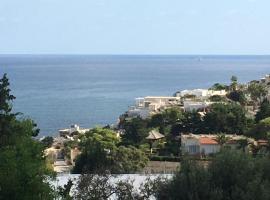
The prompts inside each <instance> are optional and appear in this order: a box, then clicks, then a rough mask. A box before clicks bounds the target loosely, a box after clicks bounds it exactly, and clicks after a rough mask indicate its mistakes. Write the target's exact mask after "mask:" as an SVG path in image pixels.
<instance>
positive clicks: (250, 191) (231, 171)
mask: <svg viewBox="0 0 270 200" xmlns="http://www.w3.org/2000/svg"><path fill="white" fill-rule="evenodd" d="M181 164H182V165H181V170H180V171H178V172H177V173H176V174H175V175H174V177H173V178H172V179H171V180H168V181H167V182H165V183H163V184H161V185H160V186H159V187H158V188H157V194H156V197H157V199H158V200H159V199H160V200H161V199H171V200H176V199H177V200H206V199H207V200H208V199H209V200H225V199H226V200H239V199H240V200H246V199H250V200H251V199H256V200H267V199H269V198H270V193H269V190H270V184H269V181H270V175H269V174H268V173H270V169H269V166H270V160H269V158H267V157H255V158H253V157H251V156H250V155H248V154H245V153H243V152H241V151H231V150H226V149H223V150H222V151H221V152H220V153H219V154H217V156H216V157H214V158H213V161H212V162H210V163H209V164H208V166H207V167H205V166H203V165H202V164H200V163H199V162H196V161H191V160H184V161H183V162H182V163H181ZM239 166H241V169H240V168H239Z"/></svg>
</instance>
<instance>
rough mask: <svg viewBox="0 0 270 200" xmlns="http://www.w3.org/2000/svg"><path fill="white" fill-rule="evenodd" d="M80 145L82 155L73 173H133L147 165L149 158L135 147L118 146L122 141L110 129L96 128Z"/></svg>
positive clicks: (87, 134)
mask: <svg viewBox="0 0 270 200" xmlns="http://www.w3.org/2000/svg"><path fill="white" fill-rule="evenodd" d="M81 140H82V141H81V142H80V143H79V146H80V149H81V151H82V153H81V154H80V155H79V156H78V158H77V159H76V162H75V167H74V169H73V173H82V172H86V173H96V172H97V173H100V172H104V171H106V170H108V171H110V172H111V173H132V172H137V171H139V170H141V169H142V168H143V167H145V165H146V164H147V161H148V159H147V156H146V155H145V154H144V152H143V151H141V150H140V149H137V148H135V147H132V146H129V147H124V146H118V145H119V144H120V139H119V138H118V137H117V136H116V133H115V132H114V131H112V130H109V129H103V128H95V129H93V130H90V131H89V132H88V133H86V134H85V137H83V138H82V139H81Z"/></svg>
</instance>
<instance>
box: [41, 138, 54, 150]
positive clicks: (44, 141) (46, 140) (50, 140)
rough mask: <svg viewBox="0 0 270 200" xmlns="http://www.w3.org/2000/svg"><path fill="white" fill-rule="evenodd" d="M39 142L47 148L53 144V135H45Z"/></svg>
mask: <svg viewBox="0 0 270 200" xmlns="http://www.w3.org/2000/svg"><path fill="white" fill-rule="evenodd" d="M41 143H42V144H43V145H44V147H45V148H49V147H51V146H52V144H53V137H51V136H47V137H45V138H43V139H42V140H41Z"/></svg>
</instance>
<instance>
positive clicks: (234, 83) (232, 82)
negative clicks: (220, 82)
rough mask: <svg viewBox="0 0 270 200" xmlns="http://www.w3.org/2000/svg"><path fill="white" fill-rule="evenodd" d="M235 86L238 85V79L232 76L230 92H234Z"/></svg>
mask: <svg viewBox="0 0 270 200" xmlns="http://www.w3.org/2000/svg"><path fill="white" fill-rule="evenodd" d="M237 85H238V78H237V77H236V76H232V77H231V86H230V88H231V90H232V91H235V90H236V89H237Z"/></svg>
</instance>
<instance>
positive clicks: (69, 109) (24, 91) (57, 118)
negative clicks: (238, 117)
mask: <svg viewBox="0 0 270 200" xmlns="http://www.w3.org/2000/svg"><path fill="white" fill-rule="evenodd" d="M3 73H8V76H9V78H10V81H11V89H12V93H13V94H14V95H15V96H16V97H17V99H16V100H15V102H14V104H13V105H14V109H15V111H20V112H22V113H24V115H25V116H26V117H31V118H32V119H34V120H35V121H36V122H37V123H38V126H39V127H40V128H41V135H55V134H56V133H57V130H58V129H60V128H65V127H69V126H70V125H71V124H74V123H77V124H79V125H80V126H81V127H93V126H95V125H106V124H112V123H116V121H117V119H118V116H119V115H120V114H122V113H123V112H124V111H126V110H127V108H128V106H130V105H132V104H133V103H134V98H136V97H143V96H147V95H172V94H173V93H174V92H176V91H178V90H182V89H191V88H208V87H210V86H211V85H213V84H214V83H216V82H222V83H228V82H229V80H230V77H231V76H232V75H236V76H238V78H239V80H240V81H241V82H246V81H249V80H253V79H259V78H261V77H262V76H264V75H265V74H267V73H270V56H86V55H80V56H79V55H78V56H30V55H27V56H20V55H2V56H0V75H1V76H2V74H3Z"/></svg>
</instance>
